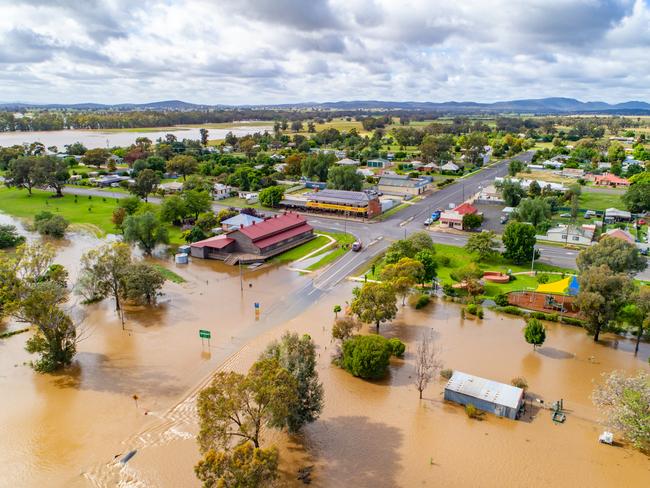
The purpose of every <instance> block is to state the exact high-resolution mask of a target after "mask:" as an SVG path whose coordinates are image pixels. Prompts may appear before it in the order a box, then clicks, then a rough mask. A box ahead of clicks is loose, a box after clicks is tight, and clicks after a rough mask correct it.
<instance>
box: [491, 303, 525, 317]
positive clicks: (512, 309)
mask: <svg viewBox="0 0 650 488" xmlns="http://www.w3.org/2000/svg"><path fill="white" fill-rule="evenodd" d="M496 310H497V311H498V312H503V313H509V314H512V315H519V316H523V315H528V313H527V312H526V311H525V310H522V309H520V308H518V307H515V306H514V305H507V306H505V307H497V308H496Z"/></svg>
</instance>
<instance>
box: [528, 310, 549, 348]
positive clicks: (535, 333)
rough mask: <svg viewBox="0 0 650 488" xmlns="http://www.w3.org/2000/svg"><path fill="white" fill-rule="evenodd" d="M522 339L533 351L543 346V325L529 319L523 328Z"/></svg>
mask: <svg viewBox="0 0 650 488" xmlns="http://www.w3.org/2000/svg"><path fill="white" fill-rule="evenodd" d="M524 338H525V339H526V342H527V343H528V344H532V345H533V351H534V350H535V349H536V348H537V347H539V346H541V345H542V344H544V341H545V340H546V329H545V328H544V324H542V323H541V322H540V321H539V320H537V319H534V318H533V319H529V320H528V322H527V323H526V327H524Z"/></svg>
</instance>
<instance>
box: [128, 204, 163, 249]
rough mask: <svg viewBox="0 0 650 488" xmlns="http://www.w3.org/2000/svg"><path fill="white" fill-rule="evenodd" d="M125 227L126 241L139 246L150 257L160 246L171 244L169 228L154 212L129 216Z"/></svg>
mask: <svg viewBox="0 0 650 488" xmlns="http://www.w3.org/2000/svg"><path fill="white" fill-rule="evenodd" d="M123 227H124V240H125V241H126V242H133V243H135V244H137V245H138V246H140V248H141V249H142V251H144V253H145V254H148V255H151V253H152V252H153V250H154V248H155V247H156V246H157V245H158V244H167V243H168V242H169V235H168V233H167V228H166V227H165V225H164V224H163V223H162V222H161V221H160V219H159V218H158V217H157V216H156V214H155V213H153V212H145V213H143V214H136V215H129V216H128V217H127V218H126V219H124V224H123Z"/></svg>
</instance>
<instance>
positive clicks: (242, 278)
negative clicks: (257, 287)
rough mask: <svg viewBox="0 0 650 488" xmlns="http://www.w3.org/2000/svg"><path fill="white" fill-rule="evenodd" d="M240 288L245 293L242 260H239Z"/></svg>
mask: <svg viewBox="0 0 650 488" xmlns="http://www.w3.org/2000/svg"><path fill="white" fill-rule="evenodd" d="M239 288H240V289H241V291H242V293H243V292H244V275H243V272H242V268H241V259H239Z"/></svg>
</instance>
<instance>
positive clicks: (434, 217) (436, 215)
mask: <svg viewBox="0 0 650 488" xmlns="http://www.w3.org/2000/svg"><path fill="white" fill-rule="evenodd" d="M440 214H442V210H440V209H438V210H435V211H434V212H433V213H432V214H431V220H433V221H434V222H435V221H436V220H438V219H439V218H440Z"/></svg>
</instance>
